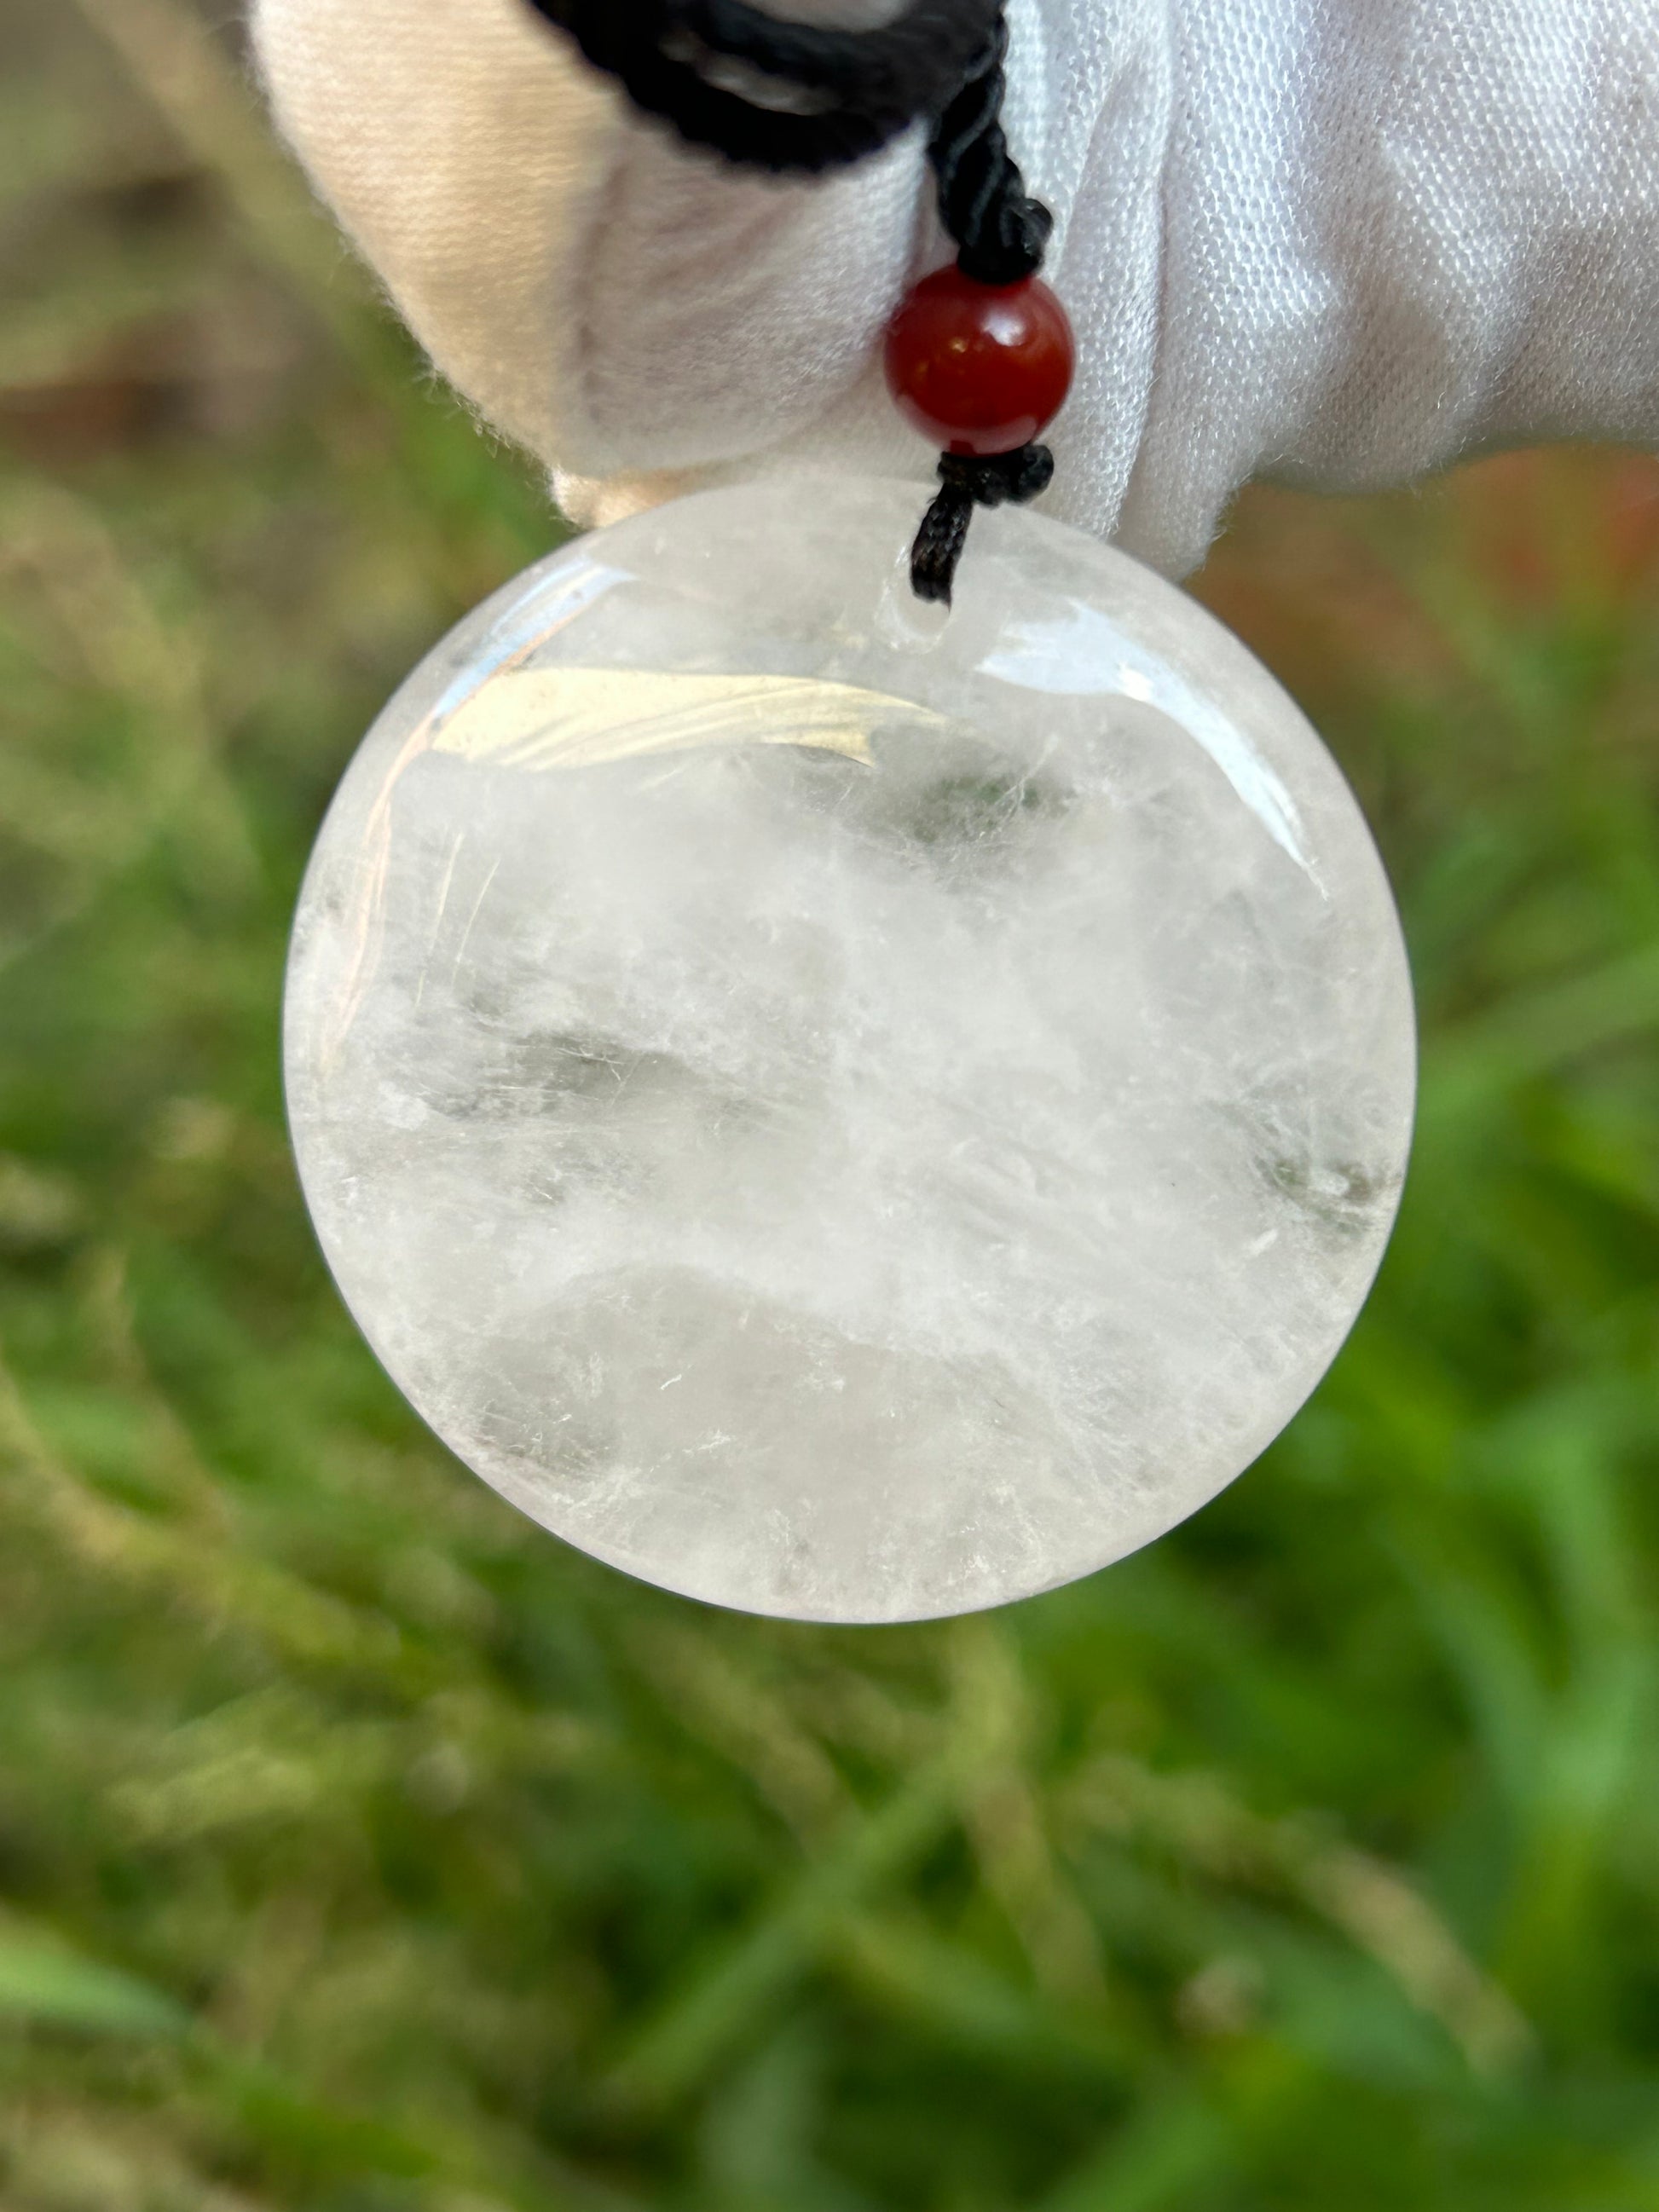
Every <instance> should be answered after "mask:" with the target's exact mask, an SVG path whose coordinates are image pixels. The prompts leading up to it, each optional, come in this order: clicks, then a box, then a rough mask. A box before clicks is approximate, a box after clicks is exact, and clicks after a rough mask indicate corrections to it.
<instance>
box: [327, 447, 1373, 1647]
mask: <svg viewBox="0 0 1659 2212" xmlns="http://www.w3.org/2000/svg"><path fill="white" fill-rule="evenodd" d="M917 499H918V495H917V489H916V487H915V485H913V484H905V483H875V482H869V481H861V480H859V479H855V478H854V479H848V478H845V477H775V478H772V479H770V480H768V481H766V482H763V483H757V484H750V485H745V486H743V487H740V488H738V489H729V490H720V491H713V492H707V493H702V494H700V495H697V496H695V497H693V498H690V499H685V500H682V501H678V502H676V503H675V504H673V505H672V506H670V507H663V508H659V509H658V510H657V511H655V512H653V513H648V514H645V515H641V516H639V517H636V518H635V519H634V520H629V521H627V522H623V523H621V524H618V525H616V526H613V527H611V528H610V529H608V530H605V531H601V532H599V533H597V534H596V535H594V536H592V537H590V538H584V539H581V540H580V542H578V543H576V544H573V545H571V546H569V547H568V548H567V549H566V550H563V551H562V552H560V553H557V554H556V555H554V556H552V557H551V558H550V559H549V560H546V561H544V562H541V563H539V564H538V566H537V567H535V568H532V569H530V570H528V571H527V572H526V574H524V575H522V576H520V578H519V579H518V580H516V581H515V582H513V583H512V584H510V585H508V586H507V587H506V589H505V590H503V591H501V592H498V593H497V594H496V595H495V598H494V599H491V600H489V602H488V604H487V605H484V606H483V607H481V608H480V609H479V610H478V611H477V612H476V613H475V614H473V615H471V617H469V618H468V619H467V620H466V621H465V622H464V623H462V624H461V625H460V626H459V629H456V630H455V631H453V633H452V635H450V636H449V637H448V638H447V639H446V640H445V641H444V642H443V643H442V644H441V646H440V647H438V648H437V650H436V651H435V653H433V654H432V655H431V656H430V657H429V659H428V660H427V661H426V662H425V663H424V664H423V665H422V666H421V667H420V668H419V669H418V670H416V672H415V674H414V675H413V676H411V677H410V679H409V681H408V682H407V683H406V684H404V687H403V689H402V690H400V691H399V692H398V695H397V696H396V697H395V698H394V699H393V700H392V703H391V704H390V706H389V707H387V708H386V711H385V713H384V714H382V715H381V717H380V720H379V721H378V722H377V723H376V725H375V726H374V729H373V730H372V731H371V732H370V733H369V735H368V738H367V739H366V741H365V742H364V744H363V746H362V750H361V751H360V752H359V753H358V755H357V757H356V760H355V761H354V762H353V763H352V765H351V768H350V769H349V772H348V774H347V775H346V778H345V781H344V782H343V785H342V787H341V789H340V792H339V794H338V796H337V799H336V800H335V802H334V805H333V807H332V810H331V812H330V814H329V817H328V819H327V822H326V823H325V827H324V829H323V832H322V835H321V837H320V839H319V842H318V847H317V851H316V854H315V857H314V859H313V863H312V866H311V871H310V873H309V876H308V878H307V883H306V887H305V892H304V896H303V898H302V901H301V908H300V914H299V919H298V923H297V926H296V928H295V939H294V950H293V956H292V963H291V966H290V970H289V1000H288V1012H287V1063H288V1081H289V1101H290V1108H291V1113H292V1119H293V1127H294V1133H295V1143H296V1146H297V1149H298V1152H299V1158H300V1164H301V1172H302V1176H303V1178H304V1183H305V1188H306V1194H307V1198H308V1200H309V1202H310V1205H311V1208H312V1211H313V1215H314V1216H315V1219H316V1223H317V1227H318V1230H319V1235H320V1237H321V1239H322V1243H323V1247H324V1249H325V1253H326V1255H327V1257H328V1260H329V1262H330V1265H331V1267H332V1268H333V1271H334V1273H335V1275H336V1277H337V1280H338V1282H339V1284H340V1286H341V1288H342V1290H343V1292H344V1294H345V1297H346V1298H347V1300H348V1302H349V1304H350V1306H351V1309H352V1311H353V1313H354V1314H355V1315H356V1318H357V1320H358V1322H360V1323H361V1325H362V1328H363V1330H364V1332H365V1334H367V1335H368V1339H369V1340H370V1342H371V1343H372V1345H373V1346H374V1349H375V1351H376V1352H377V1353H378V1354H379V1356H380V1358H381V1360H382V1361H383V1362H384V1363H385V1364H386V1368H387V1369H388V1370H389V1371H390V1373H391V1374H392V1376H393V1377H394V1379H395V1380H396V1381H397V1383H398V1384H399V1385H400V1386H401V1388H402V1389H404V1391H405V1392H406V1393H407V1394H408V1395H409V1397H410V1400H411V1401H413V1403H414V1404H415V1406H416V1407H417V1408H418V1410H419V1411H420V1413H422V1415H423V1416H424V1417H425V1419H427V1420H428V1422H429V1423H430V1424H431V1425H432V1427H433V1428H434V1429H435V1431H437V1433H438V1434H439V1435H440V1436H441V1437H442V1438H443V1440H444V1441H445V1442H446V1443H447V1444H448V1445H449V1446H450V1447H451V1448H452V1449H453V1450H454V1451H455V1452H457V1453H458V1454H459V1455H460V1457H461V1458H462V1459H464V1460H465V1461H466V1462H468V1464H469V1465H470V1466H471V1467H473V1468H476V1469H477V1472H478V1473H479V1474H482V1475H483V1476H484V1478H485V1479H486V1480H488V1481H489V1482H491V1483H493V1484H494V1485H495V1487H496V1488H497V1489H498V1490H500V1491H501V1492H503V1493H504V1495H505V1496H507V1498H510V1499H512V1500H513V1503H514V1504H517V1505H519V1506H520V1507H522V1508H523V1510H525V1511H526V1513H529V1514H532V1515H533V1516H535V1518H536V1519H537V1520H538V1521H540V1522H544V1524H545V1525H546V1526H547V1527H548V1528H551V1529H554V1530H556V1532H557V1533H558V1534H560V1535H562V1536H563V1537H565V1538H567V1539H568V1541H570V1542H572V1543H574V1544H578V1545H580V1546H581V1547H583V1548H584V1549H585V1550H586V1551H588V1552H591V1553H594V1554H595V1555H596V1556H597V1557H599V1559H605V1560H608V1561H610V1562H611V1563H612V1564H613V1565H617V1566H619V1567H623V1568H625V1569H627V1570H628V1571H629V1572H630V1573H633V1574H635V1575H640V1576H643V1577H647V1579H649V1580H650V1581H652V1582H655V1583H663V1584H665V1585H666V1586H667V1587H668V1588H670V1589H676V1590H680V1591H684V1592H687V1593H689V1594H690V1595H694V1596H696V1597H700V1598H705V1599H709V1600H713V1601H717V1602H719V1603H720V1604H724V1605H729V1606H737V1607H745V1608H747V1609H750V1610H751V1611H754V1612H757V1613H779V1614H785V1615H790V1616H795V1617H798V1618H801V1619H807V1620H836V1621H878V1620H908V1619H915V1618H920V1617H924V1616H929V1615H936V1614H942V1613H956V1612H962V1611H965V1610H968V1609H970V1608H973V1607H981V1606H988V1605H994V1604H997V1603H1000V1602H1001V1601H1004V1600H1006V1599H1010V1598H1016V1597H1020V1596H1024V1595H1028V1594H1029V1593H1031V1592H1033V1591H1037V1590H1042V1589H1048V1588H1050V1587H1052V1586H1053V1585H1054V1584H1056V1583H1063V1582H1066V1581H1067V1580H1068V1579H1070V1578H1071V1577H1074V1576H1078V1575H1083V1574H1086V1573H1088V1572H1090V1571H1091V1570H1092V1569H1094V1568H1097V1567H1100V1566H1103V1565H1106V1564H1107V1563H1108V1562H1109V1561H1110V1560H1114V1559H1121V1557H1122V1556H1123V1555H1124V1553H1127V1552H1131V1551H1133V1550H1134V1549H1135V1548H1136V1547H1137V1546H1139V1545H1141V1544H1145V1543H1146V1542H1148V1541H1150V1540H1151V1539H1152V1538H1153V1537H1155V1536H1157V1535H1158V1534H1161V1533H1162V1532H1164V1530H1166V1529H1168V1528H1170V1527H1171V1526H1173V1525H1174V1523H1176V1522H1178V1521H1180V1520H1182V1518H1183V1517H1184V1516H1186V1515H1188V1514H1189V1513H1191V1512H1192V1511H1193V1510H1194V1509H1195V1508H1196V1507H1198V1506H1200V1505H1201V1504H1203V1503H1204V1502H1205V1501H1206V1499H1207V1498H1212V1497H1213V1496H1214V1494H1215V1493H1216V1492H1217V1491H1218V1490H1219V1489H1221V1488H1222V1487H1223V1486H1224V1485H1225V1484H1226V1483H1228V1482H1229V1481H1231V1479H1232V1478H1233V1476H1234V1475H1236V1474H1237V1473H1238V1472H1239V1470H1240V1469H1241V1468H1244V1467H1245V1466H1247V1465H1248V1464H1249V1462H1250V1461H1251V1460H1253V1459H1254V1458H1255V1456H1256V1455H1257V1454H1258V1453H1260V1452H1261V1449H1263V1447H1264V1446H1265V1445H1266V1444H1267V1443H1268V1442H1269V1441H1270V1440H1271V1439H1272V1437H1273V1436H1274V1435H1275V1434H1276V1433H1277V1432H1278V1431H1279V1429H1280V1428H1282V1427H1283V1425H1284V1424H1285V1422H1286V1421H1287V1420H1288V1419H1290V1417H1291V1414H1293V1413H1295V1412H1296V1410H1297V1407H1299V1406H1300V1405H1301V1404H1302V1402H1303V1401H1304V1399H1305V1398H1306V1396H1307V1395H1308V1393H1309V1392H1310V1390H1311V1389H1312V1388H1313V1387H1314V1385H1315V1384H1316V1383H1317V1382H1318V1380H1319V1378H1320V1376H1321V1375H1322V1373H1323V1372H1324V1370H1325V1368H1326V1367H1327V1365H1328V1363H1329V1361H1330V1359H1331V1358H1332V1357H1333V1355H1334V1352H1336V1350H1337V1348H1338V1346H1340V1343H1341V1341H1342V1340H1343V1337H1344V1336H1345V1335H1346V1332H1347V1330H1348V1328H1349V1327H1350V1325H1351V1323H1352V1320H1353V1318H1354V1316H1355V1314H1356V1313H1357V1311H1358V1308H1359V1306H1360V1304H1361V1302H1362V1301H1363V1299H1364V1296H1365V1293H1366V1291H1367V1289H1368V1287H1369V1285H1370V1280H1371V1278H1372V1275H1373V1273H1374V1272H1375V1270H1376V1265H1377V1262H1378V1260H1379V1258H1380V1256H1381V1255H1382V1251H1383V1245H1384V1243H1385V1242H1386V1240H1387V1237H1388V1234H1389V1227H1390V1225H1391V1222H1392V1219H1393V1216H1394V1212H1395V1204H1396V1201H1397V1199H1398V1196H1399V1192H1400V1187H1401V1176H1402V1174H1403V1171H1404V1167H1405V1161H1406V1155H1407V1144H1408V1140H1409V1132H1410V1121H1411V1112H1412V1098H1413V1022H1412V1009H1411V995H1410V986H1409V981H1408V977H1407V968H1406V962H1405V957H1404V954H1403V950H1402V947H1401V937H1400V931H1399V927H1398V923H1397V921H1396V918H1395V910H1394V906H1393V902H1392V901H1391V899H1390V896H1389V889H1388V884H1387V883H1386V881H1385V879H1384V877H1383V870H1382V867H1381V866H1380V864H1379V862H1378V860H1377V856H1376V851H1375V849H1374V848H1373V846H1372V844H1371V842H1370V836H1369V835H1368V834H1367V831H1366V829H1365V825H1364V821H1363V820H1362V818H1361V817H1360V815H1359V812H1358V809H1357V807H1356V805H1355V804H1354V801H1353V799H1352V795H1351V794H1350V793H1349V791H1348V789H1347V787H1346V784H1345V783H1344V781H1343V780H1342V777H1341V775H1340V773H1339V772H1338V770H1337V769H1336V767H1335V765H1334V763H1333V762H1332V760H1331V759H1330V757H1329V756H1328V753H1327V752H1326V751H1325V750H1324V748H1323V747H1322V745H1321V744H1320V742H1319V740H1318V739H1317V738H1316V736H1315V734H1314V732H1313V731H1312V730H1311V729H1310V726H1308V724H1307V722H1306V721H1305V720H1304V719H1303V717H1302V715H1301V714H1299V713H1298V711H1297V708H1295V707H1294V706H1293V705H1292V703H1291V701H1290V700H1289V699H1288V698H1287V697H1286V696H1285V693H1284V692H1283V691H1282V690H1280V689H1279V686H1278V685H1277V684H1275V683H1274V682H1273V679H1272V678H1271V677H1269V676H1268V675H1267V672H1266V671H1265V670H1264V669H1263V668H1262V667H1261V665H1259V664H1258V663H1257V662H1256V661H1255V660H1254V659H1252V657H1251V656H1250V655H1249V653H1247V652H1246V650H1245V649H1244V647H1243V646H1242V645H1241V644H1239V642H1238V641H1237V639H1235V638H1234V637H1232V636H1231V635H1230V634H1229V633H1228V632H1227V631H1226V630H1225V629H1222V628H1221V627H1220V625H1219V624H1218V623H1216V622H1215V621H1214V620H1213V619H1212V617H1210V616H1209V615H1207V614H1206V613H1205V612H1204V611H1202V610H1201V609H1200V608H1199V607H1198V606H1196V605H1194V603H1193V602H1192V601H1191V600H1189V599H1187V598H1186V597H1185V596H1184V595H1183V594H1182V592H1179V591H1177V590H1176V589H1175V588H1174V587H1173V586H1170V585H1169V584H1167V583H1165V582H1164V581H1163V580H1160V579H1159V578H1158V577H1156V576H1154V575H1152V574H1150V573H1149V572H1147V571H1146V570H1145V569H1143V568H1139V566H1137V565H1136V564H1135V563H1134V562H1132V561H1130V560H1128V559H1127V558H1126V557H1125V556H1122V555H1121V554H1120V553H1116V552H1114V551H1112V550H1109V549H1107V548H1105V547H1103V546H1102V545H1099V544H1096V543H1095V542H1094V541H1093V540H1092V539H1090V538H1085V537H1083V536H1081V535H1080V534H1079V533H1078V532H1074V531H1072V530H1069V529H1066V528H1064V527H1062V526H1060V525H1058V524H1056V523H1054V522H1052V521H1049V520H1046V519H1044V518H1043V517H1042V516H1040V515H1036V514H1034V513H1030V511H1029V510H1022V509H1017V508H1005V509H1002V510H1000V511H998V512H995V513H983V514H981V515H980V516H979V517H978V518H977V519H976V520H975V524H974V532H973V538H972V542H971V544H970V546H969V552H968V556H967V558H966V560H965V561H964V562H963V567H962V571H961V574H960V577H959V580H958V586H957V604H956V608H955V611H954V612H953V613H952V614H951V616H950V617H949V618H948V620H947V619H945V618H944V617H943V616H942V615H940V614H939V612H938V611H933V610H927V609H923V608H921V607H918V606H917V605H915V603H914V602H912V601H911V600H910V599H909V598H908V592H907V591H906V589H905V587H904V583H903V574H904V568H903V561H904V553H905V549H906V546H907V545H908V540H909V538H910V535H911V533H912V532H913V530H914V528H915V520H916V514H917Z"/></svg>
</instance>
